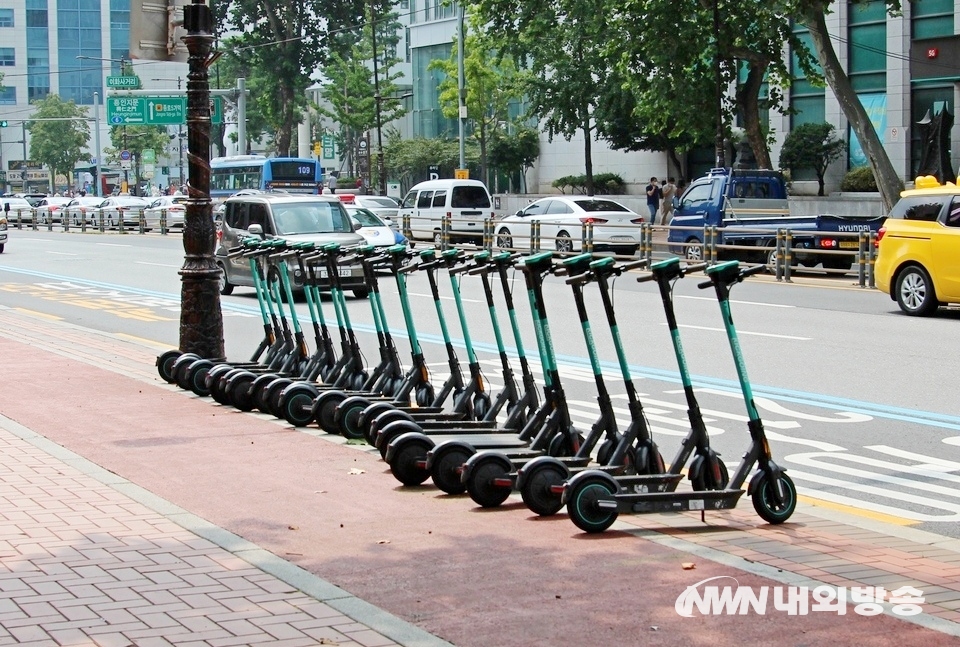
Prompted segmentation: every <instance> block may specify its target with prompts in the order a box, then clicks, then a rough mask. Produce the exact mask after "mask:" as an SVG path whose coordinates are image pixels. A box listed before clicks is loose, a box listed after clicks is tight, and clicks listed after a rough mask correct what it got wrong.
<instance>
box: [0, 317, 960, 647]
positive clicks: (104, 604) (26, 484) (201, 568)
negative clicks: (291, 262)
mask: <svg viewBox="0 0 960 647" xmlns="http://www.w3.org/2000/svg"><path fill="white" fill-rule="evenodd" d="M158 350H160V349H156V348H152V347H150V346H149V345H148V344H147V343H146V342H144V340H137V339H134V338H130V337H128V336H125V335H122V334H120V333H115V334H107V333H98V332H95V331H91V330H89V329H85V328H81V327H77V326H72V325H68V324H64V323H62V322H56V321H48V320H44V319H41V318H38V317H34V316H32V315H30V314H28V313H19V312H13V311H10V310H9V309H5V308H3V307H2V306H0V356H2V357H3V358H4V366H5V375H6V380H5V385H4V394H3V396H2V398H0V520H2V522H3V525H2V526H0V645H2V644H15V643H16V644H20V643H23V644H34V645H56V644H65V645H84V646H87V645H91V646H92V645H111V646H113V645H131V646H132V645H136V646H137V647H145V646H147V645H168V644H175V645H246V644H265V643H267V644H279V645H286V644H289V645H321V644H339V645H393V644H400V645H413V646H417V645H424V646H427V645H442V644H449V643H453V644H456V645H461V646H463V647H474V646H475V647H488V646H493V645H496V646H497V647H501V646H504V645H542V644H551V643H552V644H556V643H558V642H562V643H563V644H565V645H573V646H579V645H584V646H588V645H596V644H618V645H620V644H623V645H626V644H643V645H671V646H672V645H691V644H732V642H733V641H734V640H736V641H737V642H743V643H751V642H752V643H758V644H762V643H764V642H771V641H772V640H773V636H777V641H778V643H779V644H782V645H793V646H795V647H800V646H801V645H802V646H804V647H810V646H814V645H830V646H835V645H845V644H854V643H856V644H858V645H877V646H880V645H883V646H888V645H889V646H890V647H893V646H896V647H908V646H911V645H917V646H918V647H920V646H923V647H928V646H929V645H947V644H960V638H958V637H960V615H958V611H957V609H958V608H960V542H958V541H956V540H950V539H946V538H943V537H940V536H937V535H932V534H929V533H923V532H919V531H915V530H913V529H910V528H903V527H896V526H892V525H890V524H886V523H880V522H877V521H872V520H869V519H865V518H858V517H852V516H850V515H846V514H841V513H838V512H835V511H831V510H829V509H826V508H823V507H818V506H814V505H810V503H809V502H806V501H802V502H801V505H800V507H799V508H798V511H797V513H796V514H795V515H794V517H792V518H791V520H790V522H789V523H787V524H784V525H782V526H770V525H766V524H763V523H762V522H760V521H759V520H758V519H757V518H756V516H755V515H754V514H753V511H752V510H751V509H750V506H749V504H747V505H745V506H743V507H742V508H741V509H738V510H733V511H729V512H724V513H714V514H710V515H708V516H707V518H706V523H702V522H701V521H700V517H699V515H697V514H695V513H689V514H676V515H647V516H621V517H620V520H619V521H618V522H617V523H616V524H615V527H614V528H613V529H612V530H611V531H609V532H607V533H604V534H603V535H599V536H586V535H584V534H582V533H579V532H577V531H576V529H575V528H574V527H573V526H572V524H570V522H569V520H568V519H567V518H566V515H558V516H556V517H553V518H549V519H539V518H536V517H535V516H533V515H531V514H530V513H529V512H528V511H527V510H526V509H525V508H524V507H523V506H522V505H518V504H516V503H512V504H508V505H505V506H503V507H502V508H500V509H497V510H491V511H483V510H480V509H478V508H475V507H473V505H472V503H471V502H470V501H469V499H467V498H465V497H449V496H444V495H440V494H438V493H437V492H436V491H435V490H433V489H431V488H427V487H424V488H402V487H398V485H397V483H396V481H395V480H394V479H393V477H392V476H390V475H389V474H388V473H387V472H386V471H385V470H384V467H383V464H382V463H381V462H380V461H379V456H377V455H375V454H374V453H372V452H370V451H367V450H365V449H364V448H362V447H357V446H348V445H345V444H344V443H343V439H340V438H330V437H327V436H324V435H322V434H319V433H318V432H317V431H316V430H307V431H306V432H304V431H295V430H292V429H291V428H290V427H289V426H287V425H285V424H283V423H280V422H278V421H276V420H273V419H270V418H267V417H266V416H262V415H259V414H241V413H239V412H236V411H233V410H231V409H228V408H225V407H220V406H219V405H216V404H214V403H212V402H211V401H210V400H208V399H200V398H196V397H194V396H192V395H190V394H185V393H183V392H181V391H178V390H177V389H176V388H175V387H171V386H169V385H166V384H164V383H162V382H160V380H159V378H158V377H157V376H156V372H155V368H154V366H153V360H154V358H155V356H156V353H157V351H158ZM38 394H39V395H38ZM689 565H692V566H693V569H692V570H689V569H688V566H689ZM321 578H323V579H321ZM708 578H735V579H736V580H737V581H738V582H739V584H740V586H741V587H749V588H751V589H752V590H759V589H760V587H777V586H779V585H781V584H788V585H793V586H806V587H808V588H811V589H812V588H813V587H816V586H819V585H831V586H833V587H837V586H844V587H853V586H871V585H872V586H887V587H889V588H890V589H891V590H892V589H894V588H899V587H902V586H914V587H916V588H917V589H920V590H922V591H923V593H924V596H925V601H924V603H923V607H922V609H923V613H922V614H920V615H918V616H914V617H911V618H902V617H900V616H898V615H897V614H895V613H893V612H892V609H891V607H890V605H889V604H886V603H884V608H883V609H882V610H883V613H882V614H881V615H879V616H877V617H866V616H863V615H859V614H857V613H855V612H854V610H853V605H852V604H851V603H848V606H847V608H846V611H845V614H843V615H838V614H837V613H822V612H820V613H808V614H806V615H802V616H791V615H788V614H787V613H786V612H783V611H776V610H774V609H772V608H768V610H767V613H766V615H764V616H756V615H751V616H747V617H744V616H738V615H735V614H732V615H729V614H728V615H717V616H699V615H698V616H697V617H695V618H683V617H680V616H679V615H678V614H677V612H676V610H675V603H676V600H677V599H678V596H679V595H681V594H682V593H683V592H684V591H685V589H686V588H687V587H690V586H692V585H695V584H696V583H698V582H700V581H702V580H706V579H708ZM331 582H332V583H331ZM57 632H59V633H57ZM436 636H441V637H442V638H443V639H445V640H447V641H449V643H444V642H443V641H442V640H441V639H440V638H437V637H436Z"/></svg>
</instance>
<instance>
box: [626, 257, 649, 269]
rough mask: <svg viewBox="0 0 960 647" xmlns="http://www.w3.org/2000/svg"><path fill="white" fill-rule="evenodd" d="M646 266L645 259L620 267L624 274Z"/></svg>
mask: <svg viewBox="0 0 960 647" xmlns="http://www.w3.org/2000/svg"><path fill="white" fill-rule="evenodd" d="M646 264H647V259H645V258H641V259H639V260H636V261H630V262H629V263H624V264H623V265H621V266H620V271H621V272H626V271H628V270H635V269H638V268H641V267H644V266H645V265H646Z"/></svg>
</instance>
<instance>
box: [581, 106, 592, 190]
mask: <svg viewBox="0 0 960 647" xmlns="http://www.w3.org/2000/svg"><path fill="white" fill-rule="evenodd" d="M592 133H593V128H591V127H590V111H589V110H588V109H587V107H586V105H584V107H583V166H584V168H585V169H586V178H587V186H586V189H587V195H589V196H592V195H594V187H593V150H592V148H591V143H592V142H591V141H590V140H591V139H592Z"/></svg>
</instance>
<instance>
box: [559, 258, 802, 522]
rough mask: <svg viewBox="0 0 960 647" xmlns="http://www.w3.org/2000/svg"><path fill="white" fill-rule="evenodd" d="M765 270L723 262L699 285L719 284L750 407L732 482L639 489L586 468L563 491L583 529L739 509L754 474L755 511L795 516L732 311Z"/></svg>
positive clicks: (768, 516) (779, 517)
mask: <svg viewBox="0 0 960 647" xmlns="http://www.w3.org/2000/svg"><path fill="white" fill-rule="evenodd" d="M764 269H765V267H764V266H762V265H758V266H755V267H753V268H749V269H741V268H740V266H739V262H738V261H727V262H724V263H719V264H717V265H713V266H710V267H708V268H706V270H705V272H706V274H707V276H708V277H709V278H710V280H709V281H705V282H703V283H700V284H699V286H698V287H700V288H709V287H713V288H714V290H715V292H716V295H717V301H718V302H719V304H720V313H721V316H722V318H723V322H724V328H725V330H726V333H727V339H728V341H729V344H730V350H731V352H732V354H733V359H734V364H735V366H736V369H737V378H738V380H739V382H740V390H741V393H742V395H743V400H744V403H745V405H746V408H747V415H748V423H747V428H748V430H749V432H750V445H749V446H748V447H747V451H746V452H745V453H744V455H743V459H742V460H741V461H740V464H739V465H738V466H737V469H736V471H735V472H734V474H733V476H732V477H731V478H730V481H729V483H727V485H726V487H724V488H723V489H718V490H699V491H692V492H677V491H673V492H636V491H634V481H635V480H636V479H642V477H630V476H621V477H616V476H611V475H610V474H607V473H604V472H601V471H598V470H587V471H584V472H580V473H579V474H577V475H575V476H574V477H573V478H571V479H570V480H569V481H567V482H566V483H565V484H564V485H563V491H562V495H561V500H562V502H563V503H564V504H566V506H567V513H568V514H569V516H570V519H571V521H573V523H574V524H576V526H577V527H578V528H580V529H581V530H583V531H584V532H589V533H598V532H603V531H604V530H606V529H607V528H609V527H610V526H611V525H612V524H613V522H614V521H616V519H617V516H618V515H619V514H620V513H635V514H637V513H649V512H680V511H685V510H699V511H700V514H701V518H703V516H704V514H705V511H706V510H727V509H730V508H734V507H736V505H737V502H738V501H739V500H740V497H741V496H743V494H744V490H743V489H741V488H742V486H743V484H744V482H746V481H747V478H748V477H749V484H748V486H747V492H748V493H749V494H750V497H751V498H752V500H753V507H754V510H756V512H757V514H758V515H760V517H761V518H762V519H764V520H765V521H767V522H769V523H773V524H779V523H783V522H784V521H786V520H787V519H789V518H790V516H791V515H792V514H793V511H794V510H795V509H796V505H797V491H796V487H795V486H794V484H793V481H792V479H790V477H789V476H787V474H786V473H785V470H784V469H783V468H781V467H780V466H779V465H777V464H776V462H774V460H773V456H772V454H771V452H770V444H769V442H768V440H767V437H766V433H765V431H764V428H763V421H762V420H761V418H760V413H759V411H758V410H757V408H756V405H755V404H754V402H753V391H752V388H751V386H750V382H749V379H748V378H747V371H746V365H745V363H744V359H743V353H742V351H741V348H740V341H739V338H738V337H737V332H736V329H735V328H734V324H733V316H732V314H731V309H730V288H731V287H732V286H733V285H735V284H737V283H739V282H741V281H743V280H744V279H745V278H746V277H747V276H749V275H751V274H755V273H757V272H762V271H764ZM755 466H756V469H754V467H755ZM751 471H752V474H751ZM641 483H642V480H641Z"/></svg>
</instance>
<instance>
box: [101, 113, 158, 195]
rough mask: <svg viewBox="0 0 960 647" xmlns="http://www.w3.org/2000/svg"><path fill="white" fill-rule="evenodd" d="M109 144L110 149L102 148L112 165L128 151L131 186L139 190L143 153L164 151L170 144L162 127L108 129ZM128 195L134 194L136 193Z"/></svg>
mask: <svg viewBox="0 0 960 647" xmlns="http://www.w3.org/2000/svg"><path fill="white" fill-rule="evenodd" d="M110 143H111V145H112V148H104V150H103V152H104V154H105V155H106V157H107V159H108V160H109V161H110V162H112V163H118V162H119V161H120V151H123V150H126V151H130V158H131V161H132V165H133V186H134V187H136V188H137V189H139V187H140V179H141V178H140V173H141V170H142V161H143V151H145V150H153V151H157V152H158V153H159V151H162V150H165V149H166V147H167V146H168V145H169V144H170V136H169V135H168V134H167V130H166V128H164V127H163V126H114V127H113V128H111V129H110ZM128 191H129V189H128ZM130 193H131V194H136V191H130Z"/></svg>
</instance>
